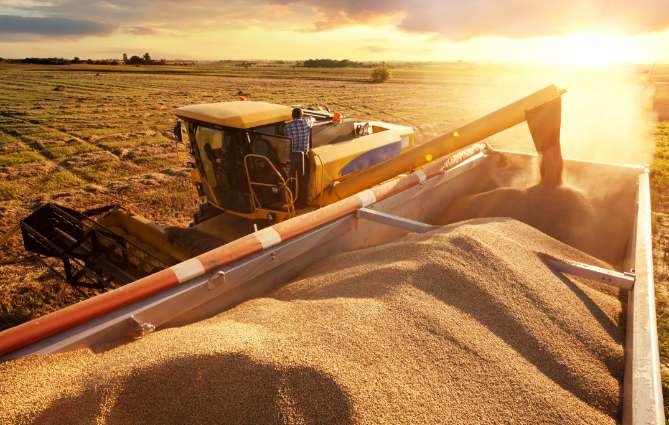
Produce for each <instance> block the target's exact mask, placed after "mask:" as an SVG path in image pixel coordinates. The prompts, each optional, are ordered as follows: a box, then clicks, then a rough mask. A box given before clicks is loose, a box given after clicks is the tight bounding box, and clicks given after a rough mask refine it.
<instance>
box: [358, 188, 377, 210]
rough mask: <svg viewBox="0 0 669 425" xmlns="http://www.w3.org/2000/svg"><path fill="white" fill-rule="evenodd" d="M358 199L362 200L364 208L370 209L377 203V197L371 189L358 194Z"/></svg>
mask: <svg viewBox="0 0 669 425" xmlns="http://www.w3.org/2000/svg"><path fill="white" fill-rule="evenodd" d="M358 198H359V199H360V203H361V204H362V207H363V208H365V207H368V206H370V205H372V204H373V203H374V202H376V195H375V194H374V191H373V190H371V189H367V190H363V191H362V192H360V193H358Z"/></svg>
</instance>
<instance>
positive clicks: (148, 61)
mask: <svg viewBox="0 0 669 425" xmlns="http://www.w3.org/2000/svg"><path fill="white" fill-rule="evenodd" d="M142 57H143V58H144V63H145V64H147V65H151V64H152V63H153V61H152V60H151V55H150V54H148V53H144V56H142Z"/></svg>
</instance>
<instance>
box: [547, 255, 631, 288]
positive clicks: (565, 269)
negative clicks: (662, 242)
mask: <svg viewBox="0 0 669 425" xmlns="http://www.w3.org/2000/svg"><path fill="white" fill-rule="evenodd" d="M539 257H541V259H542V260H543V262H544V263H546V264H547V265H548V266H549V267H550V268H552V269H553V270H554V271H556V272H560V273H565V274H570V275H573V276H579V277H583V278H586V279H592V280H596V281H597V282H601V283H606V284H608V285H611V286H615V287H617V288H621V289H628V290H629V289H632V288H633V287H634V281H635V280H636V276H635V275H634V273H621V272H617V271H615V270H609V269H605V268H603V267H598V266H593V265H591V264H584V263H579V262H577V261H569V260H560V259H558V258H555V257H553V256H550V255H548V254H543V253H540V254H539Z"/></svg>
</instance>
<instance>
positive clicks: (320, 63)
mask: <svg viewBox="0 0 669 425" xmlns="http://www.w3.org/2000/svg"><path fill="white" fill-rule="evenodd" d="M302 65H303V66H304V67H305V68H371V67H372V66H373V65H372V64H366V63H363V62H355V61H352V60H348V59H342V60H336V59H307V60H305V61H304V63H303V64H302Z"/></svg>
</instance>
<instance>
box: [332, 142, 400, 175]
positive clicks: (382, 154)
mask: <svg viewBox="0 0 669 425" xmlns="http://www.w3.org/2000/svg"><path fill="white" fill-rule="evenodd" d="M401 149H402V141H401V140H398V141H397V142H395V143H391V144H389V145H385V146H381V147H379V148H376V149H372V150H371V151H368V152H365V153H364V154H362V155H360V156H359V157H357V158H355V159H354V160H352V161H351V162H349V163H348V164H346V166H345V167H344V168H342V170H341V175H342V176H345V175H346V174H349V173H352V172H353V171H356V170H362V169H363V168H367V167H369V166H370V165H374V164H378V163H379V162H383V161H387V160H389V159H393V158H395V157H397V156H399V154H400V151H401Z"/></svg>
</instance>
